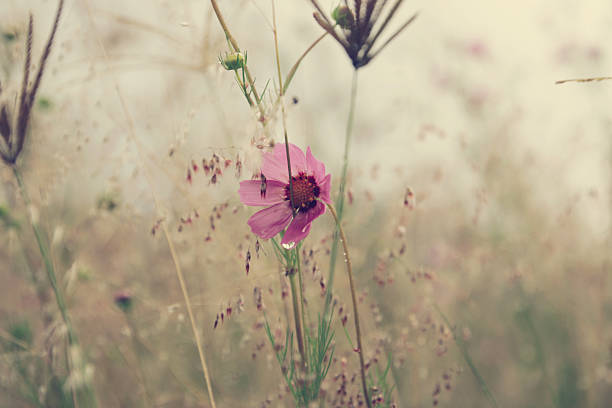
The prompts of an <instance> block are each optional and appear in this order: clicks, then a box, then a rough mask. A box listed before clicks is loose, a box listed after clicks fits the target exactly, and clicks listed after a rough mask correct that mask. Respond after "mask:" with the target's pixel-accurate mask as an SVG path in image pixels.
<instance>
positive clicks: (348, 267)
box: [327, 204, 372, 408]
mask: <svg viewBox="0 0 612 408" xmlns="http://www.w3.org/2000/svg"><path fill="white" fill-rule="evenodd" d="M327 208H329V212H331V214H332V216H333V217H334V221H335V222H336V227H337V228H338V231H339V233H340V241H342V249H343V250H344V260H345V263H346V273H347V274H348V278H349V285H350V289H351V299H352V300H353V314H354V315H355V332H356V335H357V352H358V353H359V364H360V366H361V384H362V386H363V395H364V396H365V400H366V403H367V405H368V407H369V408H371V407H372V401H371V400H370V397H369V395H368V385H367V382H366V375H365V362H364V359H363V344H362V342H361V329H360V326H359V311H358V309H357V296H356V294H355V281H354V279H353V267H352V265H351V257H350V255H349V250H348V244H347V243H346V236H345V235H344V229H342V224H340V219H339V218H338V214H337V213H336V210H335V208H334V206H333V205H331V204H327Z"/></svg>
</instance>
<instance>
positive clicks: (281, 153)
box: [261, 143, 307, 183]
mask: <svg viewBox="0 0 612 408" xmlns="http://www.w3.org/2000/svg"><path fill="white" fill-rule="evenodd" d="M289 157H290V158H291V175H297V174H298V173H299V172H300V171H306V167H307V166H306V157H305V156H304V152H303V151H302V150H300V148H299V147H297V146H296V145H294V144H292V143H289ZM261 172H262V173H263V174H264V175H265V176H266V177H267V178H268V179H274V180H279V181H282V182H284V183H289V172H288V170H287V152H286V150H285V144H284V143H277V144H276V145H274V151H273V152H271V153H264V155H263V163H262V165H261Z"/></svg>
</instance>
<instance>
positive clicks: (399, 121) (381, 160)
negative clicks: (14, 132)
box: [0, 0, 612, 236]
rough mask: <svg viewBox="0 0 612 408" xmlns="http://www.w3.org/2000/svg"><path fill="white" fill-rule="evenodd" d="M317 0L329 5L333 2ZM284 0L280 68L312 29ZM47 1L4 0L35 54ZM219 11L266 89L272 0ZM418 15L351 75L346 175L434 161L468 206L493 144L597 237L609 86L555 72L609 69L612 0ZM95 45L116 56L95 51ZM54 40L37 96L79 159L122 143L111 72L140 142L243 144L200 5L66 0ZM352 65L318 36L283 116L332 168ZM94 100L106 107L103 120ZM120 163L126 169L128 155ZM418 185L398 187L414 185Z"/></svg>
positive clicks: (300, 1) (162, 145)
mask: <svg viewBox="0 0 612 408" xmlns="http://www.w3.org/2000/svg"><path fill="white" fill-rule="evenodd" d="M320 1H321V5H322V6H323V8H324V9H327V10H331V9H332V8H333V6H334V5H335V2H330V1H328V0H320ZM277 3H278V5H277V8H278V9H277V12H278V20H279V22H278V30H279V36H280V47H281V59H282V61H281V63H282V65H283V68H284V69H285V71H286V70H288V67H289V66H290V65H291V64H293V62H294V61H295V59H296V58H297V57H298V56H299V55H300V54H301V53H302V52H303V50H304V49H305V48H306V47H307V46H308V45H309V44H310V43H311V42H312V40H313V39H314V38H316V37H317V35H319V33H321V29H320V27H318V26H317V24H316V23H315V22H314V20H313V18H312V11H313V9H312V6H311V4H310V2H309V1H306V0H291V1H289V0H284V1H279V2H277ZM55 4H56V2H54V1H49V0H30V1H21V0H3V1H2V2H1V4H0V25H1V27H3V29H4V28H5V27H9V28H11V27H16V28H17V29H23V28H24V27H25V24H26V21H27V12H28V10H31V11H32V12H33V14H34V16H35V22H36V23H35V41H34V43H35V50H36V52H35V55H36V57H35V60H36V59H37V55H39V52H40V48H41V47H42V43H43V40H44V36H45V35H46V33H48V30H49V25H50V19H51V16H52V14H53V12H54V10H55ZM220 5H221V8H222V9H223V12H224V14H225V16H226V18H227V21H228V24H229V26H230V28H231V29H232V31H233V33H234V35H235V37H236V38H237V39H238V41H239V43H240V44H241V46H242V48H243V49H245V50H247V52H248V56H249V65H250V66H251V68H252V69H253V71H254V72H255V74H256V77H257V78H258V83H259V84H260V86H263V84H264V83H265V80H266V79H267V78H274V75H275V67H274V59H273V58H274V54H273V39H272V34H271V30H270V29H269V28H268V25H267V22H266V19H265V18H264V17H263V16H262V13H263V14H265V16H266V18H268V19H269V18H270V17H271V13H270V2H269V1H261V0H253V1H237V0H232V1H229V0H225V1H220ZM255 5H257V6H258V7H255ZM88 11H89V12H91V16H93V19H94V21H95V29H94V27H93V26H92V24H91V21H92V20H91V19H90V17H89V14H88ZM415 12H419V13H420V14H419V17H418V19H417V20H416V21H415V22H414V23H413V24H412V25H411V26H410V27H409V28H408V29H407V30H406V31H405V32H404V33H403V34H402V35H401V36H400V37H399V38H398V39H397V40H396V41H395V42H394V43H393V44H392V45H391V46H390V47H388V48H387V49H386V50H385V52H383V53H382V54H381V55H380V56H379V57H378V58H377V59H376V60H374V61H373V62H372V63H371V64H370V65H368V66H367V67H365V68H364V69H362V70H361V72H360V78H359V81H360V82H359V87H360V88H359V95H358V104H357V119H356V133H355V143H354V145H353V160H352V168H353V169H354V170H355V171H357V170H358V169H364V170H365V171H367V169H368V168H370V167H371V166H372V165H375V164H377V163H378V164H381V165H382V170H381V171H382V174H383V179H382V181H378V182H376V183H372V185H370V186H369V187H368V188H370V189H372V190H373V191H380V192H385V191H387V192H388V190H389V189H390V188H391V189H393V188H396V187H395V185H396V184H394V183H393V182H390V181H397V180H395V179H396V178H397V177H400V176H398V175H397V174H396V173H395V172H394V171H393V169H394V168H396V167H398V166H399V167H402V166H403V167H406V166H407V165H410V164H414V166H426V167H427V166H429V167H432V168H438V169H439V171H440V172H441V174H442V177H443V179H444V182H445V183H447V184H448V185H449V186H452V189H451V190H449V194H453V195H460V196H464V199H465V200H470V198H471V197H474V195H475V192H476V191H478V190H479V189H480V188H481V187H482V186H479V181H478V177H477V174H478V172H479V171H480V169H478V168H477V167H478V161H479V159H478V157H479V154H481V155H482V154H485V153H483V152H482V151H480V150H479V149H481V146H485V147H484V148H482V149H484V150H485V151H486V150H495V147H496V146H498V147H500V148H501V149H502V152H504V149H508V150H507V153H508V155H509V156H511V157H512V158H513V159H514V160H519V161H520V160H523V161H524V163H525V168H524V170H523V171H524V175H526V177H527V178H528V179H529V180H530V182H531V183H533V192H534V194H537V195H539V196H541V199H542V200H543V202H544V203H546V205H549V206H551V208H553V209H554V210H555V211H556V209H555V206H557V205H558V206H559V209H558V210H559V212H561V209H560V208H562V207H565V206H566V205H567V204H568V203H569V202H571V201H572V199H574V198H575V197H577V196H585V195H588V194H590V195H591V196H592V197H593V196H594V197H598V198H597V199H596V200H591V201H588V203H585V204H581V205H578V206H577V207H576V209H575V210H576V211H577V212H579V213H580V214H581V215H582V216H583V217H584V220H585V222H587V223H588V225H590V226H591V227H592V228H593V229H594V231H595V233H596V235H599V236H601V235H602V234H604V233H605V231H606V229H607V225H608V214H609V211H608V209H609V199H608V197H609V195H610V182H611V181H610V153H611V152H612V147H611V146H612V141H611V140H610V134H611V132H610V131H611V129H612V122H611V119H612V112H610V109H609V106H610V103H611V102H612V93H611V90H612V81H609V82H598V83H587V84H579V83H569V84H565V85H555V81H556V80H559V79H566V78H575V77H589V76H600V75H612V64H611V63H610V57H609V55H610V51H609V43H610V38H612V28H611V27H612V3H610V2H608V1H604V0H601V1H599V0H591V1H569V0H565V1H559V0H541V1H538V2H533V1H517V2H506V1H489V2H487V1H476V0H472V1H470V0H467V1H461V2H459V1H428V0H420V1H406V2H404V5H403V7H402V9H401V11H400V13H399V17H398V18H396V19H395V21H394V23H395V26H397V25H399V24H400V23H401V22H402V21H403V20H405V19H408V18H409V17H410V16H411V15H412V14H413V13H415ZM128 19H129V21H128ZM207 34H208V35H209V36H208V37H207ZM98 39H100V40H102V42H103V43H104V44H105V46H106V48H107V51H108V52H109V55H110V62H109V61H105V59H104V58H103V57H102V53H101V50H100V48H99V46H98V42H97V40H98ZM58 40H59V44H60V46H59V47H57V49H56V50H54V55H53V56H52V61H51V64H50V66H51V67H52V68H51V70H52V72H53V77H51V76H49V77H47V78H45V81H44V83H43V88H42V92H41V94H46V95H53V96H54V97H55V98H56V99H57V106H59V107H60V108H61V109H62V110H60V112H61V115H62V117H63V118H67V119H66V120H64V121H61V123H59V124H58V126H60V127H61V128H62V129H61V130H60V131H58V133H62V132H63V133H71V132H74V133H75V134H77V135H78V137H77V138H79V140H81V139H87V143H91V145H92V147H91V148H90V150H87V149H85V150H84V151H83V153H82V154H83V155H84V156H83V158H84V160H89V159H87V155H91V156H92V157H94V158H96V157H98V158H99V156H100V154H101V153H102V152H103V154H107V153H108V154H111V155H112V154H114V153H116V152H117V151H123V150H124V149H127V148H126V147H125V145H126V143H127V142H126V141H125V140H124V139H123V138H122V136H121V135H122V133H121V132H123V131H125V124H124V123H122V120H123V119H122V114H121V110H120V109H119V107H118V101H117V99H116V94H115V93H114V89H113V81H115V80H116V81H117V83H118V84H119V86H120V88H121V90H122V92H123V93H124V94H125V96H126V99H127V104H128V107H129V109H130V110H131V113H132V114H133V115H134V118H135V122H136V133H137V136H138V137H139V139H140V140H141V141H142V142H145V141H146V145H147V148H148V149H150V152H151V154H153V155H154V154H155V152H156V151H157V152H158V153H159V154H160V155H161V154H165V152H166V151H167V149H168V148H169V147H170V145H174V144H176V143H179V144H180V143H181V142H184V143H186V145H187V146H189V148H188V149H187V150H188V151H190V152H193V154H196V155H198V154H199V153H198V152H199V151H203V150H201V149H206V147H211V146H219V145H226V144H227V139H226V137H229V138H231V143H232V144H234V145H236V146H238V147H244V148H247V147H248V144H249V140H250V138H251V136H252V133H253V132H254V129H255V126H254V125H253V123H252V120H251V119H250V118H251V117H250V113H249V111H248V109H246V108H245V104H244V101H243V100H241V97H240V94H239V91H238V90H237V89H236V86H235V84H234V83H233V82H232V79H231V78H230V76H229V75H227V73H226V72H225V71H222V70H221V69H220V68H219V66H218V65H217V63H216V55H218V54H219V53H221V52H222V51H224V50H225V49H224V43H223V38H222V35H221V31H220V28H219V26H218V24H217V21H216V20H214V19H213V18H212V17H211V15H210V4H209V2H207V1H204V0H201V1H148V0H147V1H141V0H127V1H125V0H124V1H114V0H111V1H101V0H91V1H90V2H88V1H85V0H68V1H67V2H66V12H65V13H64V16H63V19H62V23H61V27H60V30H59V33H58ZM351 71H352V70H351V66H350V64H349V62H348V59H347V57H346V56H345V54H344V51H343V50H342V49H341V48H340V47H339V45H338V44H336V43H335V42H334V41H333V40H332V39H330V38H327V39H325V40H324V41H323V42H322V43H321V44H320V45H319V46H318V47H316V49H315V50H314V51H313V52H312V54H311V55H310V56H309V57H308V58H307V59H306V60H305V61H304V63H303V65H302V67H301V69H300V71H299V72H298V75H297V76H296V78H295V80H294V83H293V85H292V88H291V90H290V92H289V94H290V96H297V97H298V98H299V100H300V103H299V104H298V105H296V106H294V107H292V108H290V111H289V131H290V133H291V138H292V140H293V141H294V142H296V143H299V144H310V145H312V146H313V148H316V149H317V150H318V151H319V153H318V156H319V157H320V158H321V159H323V160H324V161H327V162H329V163H338V164H337V165H334V164H332V165H331V168H332V170H333V171H336V172H337V171H338V170H339V161H338V158H339V157H340V154H341V151H342V148H343V132H344V126H345V121H346V115H347V109H348V95H349V87H350V79H351ZM5 74H7V76H9V78H10V79H9V80H5V81H4V83H6V84H8V86H9V89H15V86H16V85H18V83H19V80H20V75H19V73H18V71H16V72H8V73H7V72H5ZM204 77H205V78H204ZM11 86H12V87H13V88H10V87H11ZM5 97H6V96H5ZM88 107H98V108H100V107H101V109H102V111H103V112H104V113H105V114H103V115H100V113H99V112H98V113H96V112H95V109H92V110H88ZM222 118H225V119H222ZM223 122H225V123H223ZM228 125H229V126H228ZM219 129H222V130H223V134H224V138H220V137H219V132H220V130H219ZM84 135H86V136H84ZM186 135H187V136H186ZM440 135H443V137H440ZM278 136H279V138H280V134H279V135H278ZM109 137H110V138H111V139H112V140H113V141H114V142H113V143H111V144H110V146H111V147H110V148H109V147H105V148H104V149H110V151H107V150H100V149H99V148H97V147H96V143H98V142H100V140H102V139H103V138H109ZM185 140H186V142H185ZM54 143H55V142H53V141H50V142H49V145H53V144H54ZM462 146H463V148H465V146H468V147H467V149H468V150H470V149H473V150H474V151H475V152H476V153H474V157H475V158H474V163H472V164H474V165H475V166H476V168H473V167H472V166H471V164H470V163H469V161H466V160H465V155H464V156H462V157H463V159H461V160H458V159H457V157H458V152H459V151H460V149H462ZM199 149H200V150H199ZM479 151H480V153H478V152H479ZM498 153H499V152H496V154H498ZM468 156H469V154H468ZM502 156H503V155H502ZM185 157H187V158H188V154H187V155H186V156H185ZM502 159H503V157H502ZM122 162H123V163H125V164H126V166H127V167H126V169H125V171H130V160H129V158H128V159H126V158H125V157H123V158H122ZM480 164H482V162H481V163H480ZM88 167H89V168H90V170H91V171H92V172H94V173H96V172H98V173H99V172H102V173H104V172H105V170H104V163H103V162H102V163H100V164H99V165H98V166H97V167H96V166H94V167H95V171H94V170H92V168H91V166H88ZM77 168H78V166H77ZM98 173H96V174H98ZM379 180H380V179H379ZM426 182H428V181H427V180H411V179H408V180H400V184H407V185H413V186H417V187H420V186H422V185H423V184H425V183H426ZM228 191H229V190H228ZM417 194H418V190H417ZM442 198H443V197H441V198H440V199H442Z"/></svg>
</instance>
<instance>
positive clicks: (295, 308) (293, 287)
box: [289, 271, 307, 367]
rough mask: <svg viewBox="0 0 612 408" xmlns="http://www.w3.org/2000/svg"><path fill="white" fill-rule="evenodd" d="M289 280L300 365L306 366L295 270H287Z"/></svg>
mask: <svg viewBox="0 0 612 408" xmlns="http://www.w3.org/2000/svg"><path fill="white" fill-rule="evenodd" d="M289 273H290V275H289V282H290V283H291V298H292V299H293V317H294V320H295V333H296V335H297V342H298V349H299V350H300V357H301V358H302V364H301V365H302V367H305V366H306V363H307V360H306V350H305V349H304V332H303V331H302V319H301V317H300V312H299V310H300V306H299V300H298V289H297V288H296V285H295V271H289Z"/></svg>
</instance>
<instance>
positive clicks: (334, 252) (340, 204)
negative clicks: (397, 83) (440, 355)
mask: <svg viewBox="0 0 612 408" xmlns="http://www.w3.org/2000/svg"><path fill="white" fill-rule="evenodd" d="M356 100H357V70H354V71H353V81H352V84H351V99H350V102H349V103H350V108H349V115H348V120H347V123H346V134H345V138H344V157H343V162H342V174H341V176H340V188H339V189H338V198H336V208H337V209H338V213H337V216H338V227H337V228H336V231H335V232H334V239H333V242H332V247H331V253H330V257H329V276H328V278H327V296H326V298H325V313H324V315H327V314H328V313H329V308H330V306H331V303H332V299H333V288H334V271H335V268H336V258H337V257H338V239H339V229H340V228H339V225H340V222H341V221H342V217H343V215H344V198H345V189H346V175H347V171H348V156H349V150H350V147H351V136H352V134H353V122H354V118H355V102H356Z"/></svg>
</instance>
